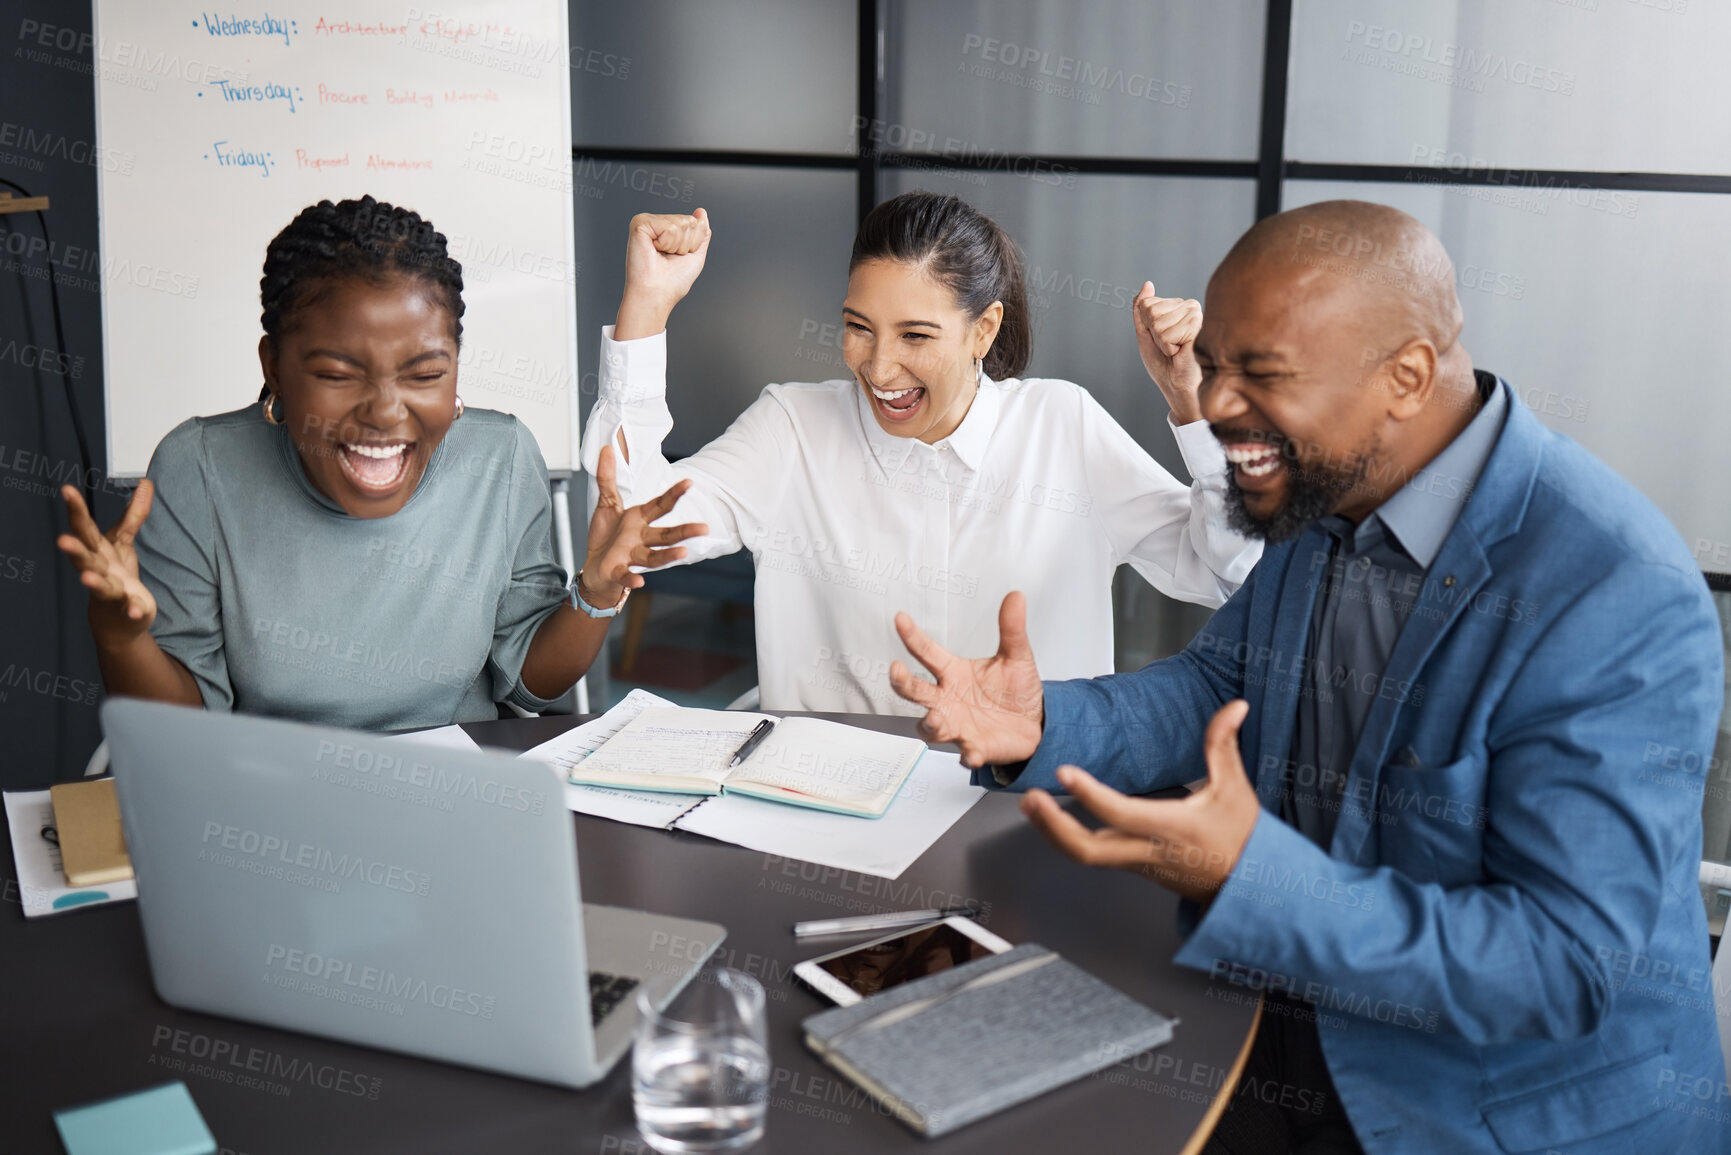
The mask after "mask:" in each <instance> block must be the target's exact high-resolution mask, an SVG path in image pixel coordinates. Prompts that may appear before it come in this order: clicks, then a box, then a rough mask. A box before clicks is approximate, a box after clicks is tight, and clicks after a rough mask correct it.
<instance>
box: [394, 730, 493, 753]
mask: <svg viewBox="0 0 1731 1155" xmlns="http://www.w3.org/2000/svg"><path fill="white" fill-rule="evenodd" d="M391 738H393V739H394V740H396V741H399V742H414V743H416V744H418V745H422V746H452V747H455V748H456V749H459V750H479V749H480V748H481V744H480V743H479V742H477V741H475V740H474V739H473V738H471V737H469V732H468V731H467V730H465V729H463V728H462V727H461V726H458V725H455V724H453V725H450V726H439V727H436V728H434V729H432V730H416V731H414V732H413V733H411V734H392V735H391Z"/></svg>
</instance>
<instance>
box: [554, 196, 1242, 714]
mask: <svg viewBox="0 0 1731 1155" xmlns="http://www.w3.org/2000/svg"><path fill="white" fill-rule="evenodd" d="M708 245H709V218H708V216H707V214H705V213H704V211H703V210H702V209H698V210H697V212H696V214H695V215H693V216H651V215H647V214H645V215H640V216H638V217H636V218H634V219H633V220H632V222H631V236H630V240H629V243H628V245H627V250H626V274H625V292H624V296H623V299H622V300H621V302H620V305H619V315H618V319H617V321H616V323H615V324H614V325H613V326H611V327H608V328H606V329H604V330H603V334H602V356H601V386H600V396H599V398H598V399H597V401H596V403H595V406H594V408H593V409H592V410H591V412H590V415H589V422H588V427H587V432H586V436H585V438H584V464H585V465H586V466H588V467H590V468H591V471H593V469H594V467H595V466H597V465H598V464H599V455H600V453H601V452H603V451H604V449H608V448H611V449H614V450H615V451H616V452H617V454H618V457H619V464H618V485H619V490H620V492H621V493H622V494H623V495H624V498H625V500H641V498H642V497H643V496H645V495H648V494H650V493H655V492H659V491H661V490H663V489H665V488H666V487H667V486H669V485H672V484H674V483H675V482H678V481H689V482H690V483H691V488H690V490H689V491H688V492H687V493H686V494H685V496H684V497H682V498H681V499H680V501H679V503H678V505H677V506H675V507H674V510H673V515H674V516H676V517H678V518H681V519H683V520H686V521H701V522H704V523H706V524H707V526H708V533H707V534H706V535H705V536H703V537H700V538H694V539H692V540H690V541H688V542H687V543H686V545H687V553H686V556H685V558H684V559H682V560H684V561H686V562H691V561H697V560H700V559H702V558H709V557H716V556H719V555H722V554H728V553H732V552H734V551H736V550H739V549H747V550H750V551H751V553H752V555H753V558H754V560H755V561H756V566H757V589H756V603H757V662H758V678H759V686H760V698H761V704H762V707H763V708H764V709H767V710H821V711H848V712H862V713H918V712H919V711H918V709H917V708H916V707H913V706H912V705H911V704H910V703H908V702H906V701H903V700H902V699H901V698H899V697H897V696H896V695H895V693H894V692H893V691H891V689H890V686H889V668H890V664H891V663H892V662H894V661H896V660H898V659H901V660H905V659H906V656H907V655H906V650H905V649H904V648H903V646H902V643H901V640H900V638H899V637H898V636H897V634H896V631H895V627H894V624H893V619H894V616H895V614H896V613H897V612H898V611H902V610H905V611H907V612H909V613H910V614H912V615H913V617H914V619H915V620H917V621H918V622H919V623H920V624H921V625H922V626H923V627H924V628H925V629H926V631H927V632H928V633H929V634H930V635H931V636H932V638H933V639H934V640H936V641H937V642H938V643H939V644H940V645H942V646H944V648H946V649H947V650H949V651H950V652H952V653H985V652H990V651H991V650H994V649H996V648H997V644H998V643H997V639H998V620H997V616H998V607H999V605H1000V603H1001V602H1002V601H1003V600H1004V596H1005V594H1007V593H1008V592H1009V591H1011V590H1022V591H1024V592H1025V593H1026V594H1027V605H1028V610H1027V633H1028V637H1029V638H1030V640H1031V641H1032V644H1033V646H1034V649H1035V651H1036V652H1037V653H1039V655H1040V661H1041V666H1040V669H1041V673H1042V674H1044V675H1045V676H1046V677H1050V678H1082V677H1092V676H1095V675H1099V674H1106V673H1111V672H1112V668H1113V660H1112V658H1113V646H1112V576H1113V574H1114V572H1115V571H1116V570H1117V568H1118V566H1119V565H1121V564H1124V563H1129V564H1130V565H1133V566H1134V567H1136V569H1137V571H1138V572H1140V573H1141V574H1142V575H1143V576H1144V577H1146V578H1147V579H1148V580H1149V581H1150V582H1152V583H1153V584H1154V586H1155V587H1156V588H1157V589H1159V590H1161V591H1162V592H1164V593H1166V594H1169V595H1170V596H1172V597H1175V598H1180V599H1183V600H1186V601H1192V602H1197V603H1199V604H1202V605H1208V606H1217V605H1219V604H1221V603H1222V602H1224V601H1225V600H1226V599H1227V598H1228V597H1230V596H1231V595H1232V593H1233V591H1234V590H1236V589H1237V588H1238V585H1239V584H1240V583H1241V582H1242V581H1243V580H1244V578H1245V576H1246V575H1247V574H1248V573H1249V572H1250V568H1251V567H1252V566H1253V565H1254V564H1255V563H1256V560H1257V558H1258V557H1259V556H1260V549H1259V547H1258V546H1257V545H1256V544H1254V543H1253V542H1250V541H1248V540H1247V539H1245V538H1243V537H1241V536H1239V535H1238V534H1237V533H1236V532H1234V531H1233V530H1232V529H1230V528H1229V527H1228V524H1227V519H1226V511H1225V505H1224V494H1225V489H1226V462H1225V458H1224V456H1223V454H1222V453H1221V450H1220V447H1219V445H1218V444H1217V443H1216V442H1215V440H1214V438H1213V435H1212V434H1210V433H1209V431H1208V426H1207V425H1206V424H1205V423H1204V422H1203V421H1202V420H1201V412H1200V409H1199V408H1198V406H1197V402H1196V392H1195V391H1196V386H1197V384H1198V383H1199V382H1200V379H1201V375H1200V372H1199V371H1198V370H1197V369H1196V366H1195V361H1194V358H1193V357H1192V356H1191V355H1190V342H1191V341H1192V340H1194V338H1195V336H1196V333H1197V331H1198V330H1199V329H1200V328H1201V322H1202V314H1201V307H1200V306H1199V305H1197V304H1196V302H1194V301H1176V300H1162V299H1160V298H1156V297H1155V296H1154V290H1153V286H1152V285H1148V286H1145V287H1144V290H1143V292H1142V294H1141V295H1140V296H1138V298H1137V300H1136V304H1135V318H1136V328H1137V339H1138V343H1139V345H1140V347H1141V352H1142V357H1143V362H1144V364H1145V365H1146V366H1147V367H1148V370H1149V373H1150V375H1151V376H1153V377H1154V378H1155V381H1156V383H1157V384H1159V385H1160V387H1161V390H1162V392H1163V393H1165V395H1166V397H1167V400H1168V402H1169V403H1170V405H1171V407H1172V411H1173V429H1174V433H1175V435H1176V436H1177V438H1178V443H1179V447H1180V448H1181V450H1182V451H1183V453H1184V458H1185V462H1186V465H1187V466H1188V467H1189V469H1190V472H1191V474H1192V476H1193V477H1194V478H1195V479H1196V480H1195V482H1194V483H1193V484H1192V485H1191V486H1189V487H1186V486H1184V485H1183V484H1181V483H1180V482H1178V481H1177V480H1176V479H1174V478H1173V477H1172V475H1171V474H1169V473H1167V472H1166V470H1164V469H1163V468H1161V467H1160V465H1159V464H1158V463H1156V462H1155V461H1154V459H1153V458H1152V457H1150V456H1149V455H1148V453H1147V452H1146V451H1145V450H1144V449H1142V448H1141V446H1139V445H1137V444H1136V443H1135V441H1133V440H1132V439H1131V438H1130V435H1129V434H1127V433H1125V432H1124V430H1123V429H1122V428H1120V427H1119V425H1118V424H1117V422H1115V421H1113V420H1112V418H1111V417H1110V416H1109V415H1108V414H1107V413H1106V411H1105V410H1104V409H1102V408H1101V407H1100V405H1099V404H1098V403H1097V402H1096V401H1095V400H1094V399H1093V398H1092V397H1090V396H1089V395H1088V393H1087V391H1086V390H1084V389H1082V388H1081V387H1080V386H1078V385H1074V384H1072V383H1070V382H1068V381H1058V380H1045V379H1024V378H1023V377H1022V376H1021V374H1022V373H1023V371H1024V370H1025V369H1026V367H1027V364H1028V356H1029V349H1030V343H1031V330H1030V324H1029V316H1028V304H1027V290H1026V286H1025V284H1024V278H1023V270H1022V260H1021V257H1020V255H1019V253H1018V252H1017V250H1016V246H1015V243H1014V242H1013V241H1012V240H1011V239H1010V238H1009V236H1008V235H1007V234H1006V233H1005V232H1004V230H1003V229H1001V228H999V227H998V225H997V224H995V223H994V222H993V221H991V220H990V219H988V218H987V217H985V216H984V215H982V214H981V213H980V212H978V211H977V210H976V209H974V208H973V207H972V206H970V205H968V204H966V203H965V202H963V201H961V200H958V199H957V198H956V197H953V196H941V195H938V194H934V193H927V192H912V193H905V194H903V195H901V196H898V197H895V198H893V199H891V200H888V201H885V202H884V203H882V204H880V205H878V206H877V207H876V208H875V209H873V210H872V212H871V213H870V214H869V215H868V216H867V217H866V219H865V221H864V222H863V223H862V224H861V225H860V229H859V234H858V236H857V237H856V238H855V239H854V246H853V255H852V258H851V260H850V261H849V264H848V270H849V275H848V290H847V297H846V299H845V300H844V301H843V302H842V310H841V311H842V321H843V330H842V332H843V338H842V357H843V359H844V361H845V362H846V364H847V367H848V369H849V371H850V372H851V373H852V379H851V380H845V379H844V380H835V381H826V382H822V383H819V384H783V385H770V386H768V387H767V388H765V389H764V391H763V393H762V395H761V396H760V397H759V398H758V399H757V401H756V402H755V403H754V404H752V405H751V406H750V407H749V408H748V409H746V411H745V412H744V413H742V414H740V416H739V418H738V419H737V420H735V421H734V423H733V425H732V426H731V427H730V428H729V429H728V430H727V432H725V433H723V434H722V435H721V436H720V437H718V438H717V439H716V440H714V441H712V442H710V443H709V444H708V445H707V446H705V447H704V448H703V449H701V450H699V451H698V452H697V453H695V454H693V455H692V456H690V457H687V458H685V459H683V460H681V461H680V462H678V463H677V464H671V463H669V462H668V461H667V459H666V458H665V457H664V456H663V455H662V452H661V444H662V441H663V440H664V439H665V438H666V436H667V434H668V432H669V431H670V430H671V429H672V427H673V417H672V415H671V414H670V413H669V411H668V408H667V401H666V382H665V377H666V343H665V335H664V332H663V331H664V329H665V327H666V324H667V318H668V316H669V314H670V313H671V312H672V310H673V307H674V305H676V304H677V303H678V302H679V300H680V299H681V298H683V297H684V296H685V294H686V292H687V291H689V289H690V287H691V285H692V283H693V282H694V281H695V280H696V278H697V275H698V273H699V272H701V271H702V268H703V261H704V257H705V254H706V253H707V250H708Z"/></svg>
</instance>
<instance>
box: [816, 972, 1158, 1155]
mask: <svg viewBox="0 0 1731 1155" xmlns="http://www.w3.org/2000/svg"><path fill="white" fill-rule="evenodd" d="M1175 1025H1176V1020H1173V1019H1169V1018H1167V1017H1166V1016H1165V1015H1161V1014H1158V1013H1156V1012H1154V1011H1151V1010H1149V1009H1148V1008H1147V1007H1145V1006H1143V1005H1142V1004H1141V1003H1138V1002H1136V1001H1135V1000H1134V999H1132V998H1130V997H1128V996H1127V995H1124V994H1123V993H1121V992H1120V991H1118V990H1116V989H1114V988H1113V987H1110V986H1108V985H1106V984H1105V983H1103V982H1101V981H1100V980H1099V979H1097V978H1095V977H1094V976H1093V975H1091V974H1089V973H1088V972H1087V971H1085V970H1083V969H1082V968H1080V967H1078V966H1076V965H1074V964H1073V963H1070V962H1067V961H1065V960H1064V959H1062V958H1060V957H1059V956H1058V955H1056V954H1054V953H1053V952H1051V951H1049V950H1047V949H1046V948H1045V947H1042V946H1039V945H1037V944H1035V943H1024V944H1022V945H1021V946H1018V947H1016V948H1015V949H1014V950H1010V951H1006V952H1005V953H1003V954H1000V955H993V956H992V957H990V958H983V959H976V960H975V961H973V962H970V963H965V964H963V965H962V966H959V967H956V968H955V969H954V970H948V971H944V972H943V973H941V974H935V975H927V976H926V977H925V978H921V979H916V980H914V981H913V982H911V983H907V984H904V985H902V986H897V987H892V988H890V989H889V990H887V991H883V992H881V993H879V994H876V995H873V996H872V997H871V998H869V999H865V1000H863V1001H862V1002H859V1003H855V1004H854V1005H853V1006H851V1007H838V1008H836V1009H835V1010H830V1011H824V1012H822V1013H820V1014H816V1015H813V1016H812V1017H811V1018H809V1019H807V1020H805V1042H806V1045H807V1046H808V1047H810V1048H811V1049H812V1050H813V1051H815V1052H817V1054H819V1055H820V1056H822V1057H823V1060H824V1061H825V1062H826V1063H828V1064H829V1065H830V1066H832V1067H834V1068H835V1069H836V1070H838V1071H840V1072H841V1073H842V1074H844V1075H846V1076H847V1077H848V1078H850V1079H852V1080H853V1081H854V1082H855V1083H857V1084H859V1086H860V1087H861V1088H862V1089H863V1090H865V1091H866V1092H868V1093H869V1094H871V1095H872V1097H874V1098H875V1099H877V1100H878V1101H879V1102H881V1103H883V1104H884V1105H885V1106H886V1107H888V1108H889V1109H890V1110H891V1111H892V1112H894V1113H895V1114H896V1115H897V1117H899V1118H900V1119H901V1120H902V1121H903V1122H905V1123H907V1125H908V1126H910V1127H912V1128H913V1129H914V1130H916V1131H918V1132H920V1133H921V1134H923V1135H925V1136H927V1137H928V1138H930V1137H934V1136H937V1135H943V1134H945V1133H947V1132H950V1131H954V1130H955V1129H956V1128H958V1127H962V1126H965V1125H967V1124H969V1123H972V1122H974V1121H975V1120H977V1119H983V1118H985V1117H986V1116H987V1115H992V1114H995V1113H996V1112H998V1111H1002V1110H1003V1109H1004V1108H1006V1107H1009V1106H1012V1105H1014V1104H1016V1103H1021V1102H1025V1101H1026V1100H1028V1099H1032V1098H1034V1097H1035V1096H1036V1095H1042V1094H1044V1093H1045V1092H1047V1091H1050V1090H1052V1089H1053V1088H1055V1087H1061V1086H1063V1085H1064V1084H1065V1083H1070V1082H1074V1081H1075V1080H1077V1079H1080V1078H1082V1077H1083V1076H1085V1075H1090V1074H1092V1073H1093V1072H1095V1071H1099V1070H1103V1069H1104V1068H1106V1067H1110V1066H1112V1065H1113V1064H1114V1063H1118V1062H1121V1061H1122V1060H1124V1059H1127V1058H1129V1057H1130V1056H1132V1055H1135V1054H1138V1053H1140V1052H1142V1051H1145V1050H1147V1049H1148V1048H1150V1047H1157V1046H1160V1045H1162V1044H1164V1043H1166V1042H1168V1041H1169V1040H1170V1039H1171V1038H1172V1029H1173V1027H1174V1026H1175Z"/></svg>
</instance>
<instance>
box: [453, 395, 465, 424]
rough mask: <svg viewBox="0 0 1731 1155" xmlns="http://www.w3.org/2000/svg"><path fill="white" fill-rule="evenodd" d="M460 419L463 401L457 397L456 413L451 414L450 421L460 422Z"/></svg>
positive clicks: (461, 417)
mask: <svg viewBox="0 0 1731 1155" xmlns="http://www.w3.org/2000/svg"><path fill="white" fill-rule="evenodd" d="M462 419H463V399H462V398H461V397H459V398H457V411H456V412H455V413H453V414H451V420H452V421H461V420H462Z"/></svg>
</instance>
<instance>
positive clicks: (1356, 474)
mask: <svg viewBox="0 0 1731 1155" xmlns="http://www.w3.org/2000/svg"><path fill="white" fill-rule="evenodd" d="M1280 448H1281V454H1280V457H1281V468H1282V469H1284V470H1286V473H1287V482H1286V498H1285V500H1284V501H1282V502H1281V503H1280V505H1279V506H1278V507H1276V509H1275V510H1274V512H1273V513H1270V514H1268V515H1267V516H1266V517H1258V516H1257V515H1256V514H1253V513H1251V512H1250V510H1249V508H1248V507H1247V506H1246V505H1245V504H1244V491H1243V490H1242V489H1240V488H1239V487H1238V471H1237V470H1236V469H1228V470H1227V471H1226V523H1227V524H1228V525H1230V526H1231V527H1232V528H1233V529H1234V530H1236V531H1238V532H1239V533H1241V534H1244V535H1245V536H1246V537H1256V538H1261V539H1262V540H1263V541H1266V542H1268V543H1270V544H1274V543H1276V542H1282V541H1290V540H1291V539H1292V538H1295V537H1297V536H1298V535H1299V534H1301V533H1303V532H1304V530H1305V528H1306V527H1307V526H1309V525H1310V524H1311V523H1312V522H1315V521H1318V520H1320V519H1322V518H1324V517H1327V516H1328V515H1329V514H1331V513H1333V512H1334V511H1335V509H1336V508H1338V507H1339V505H1340V503H1341V501H1342V500H1343V499H1344V498H1345V497H1346V495H1347V494H1349V493H1351V492H1352V491H1353V490H1355V489H1357V488H1358V487H1359V485H1360V484H1362V483H1363V481H1364V478H1365V475H1366V474H1367V473H1369V472H1370V463H1371V459H1372V457H1373V454H1372V453H1361V454H1357V455H1355V462H1354V464H1353V466H1352V467H1351V468H1349V469H1340V470H1336V469H1330V468H1328V467H1327V466H1313V467H1311V468H1309V469H1305V468H1302V467H1300V466H1299V464H1298V462H1297V460H1296V459H1295V457H1294V455H1293V454H1292V453H1291V443H1290V442H1288V441H1285V440H1284V439H1282V441H1281V444H1280Z"/></svg>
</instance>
